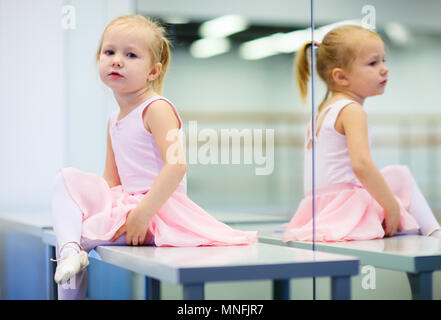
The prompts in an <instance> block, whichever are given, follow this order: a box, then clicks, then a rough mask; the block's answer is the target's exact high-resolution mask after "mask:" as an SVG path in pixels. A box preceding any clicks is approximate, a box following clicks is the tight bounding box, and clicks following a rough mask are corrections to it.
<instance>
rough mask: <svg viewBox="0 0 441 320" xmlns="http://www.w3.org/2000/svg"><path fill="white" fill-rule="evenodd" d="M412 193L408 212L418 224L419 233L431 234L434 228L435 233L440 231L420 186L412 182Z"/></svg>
mask: <svg viewBox="0 0 441 320" xmlns="http://www.w3.org/2000/svg"><path fill="white" fill-rule="evenodd" d="M413 186H414V188H413V195H412V200H411V202H410V207H409V213H410V214H411V215H412V216H413V217H414V218H415V220H416V222H417V223H418V224H419V226H420V233H421V234H422V235H424V236H426V235H429V234H432V233H433V232H434V231H435V230H437V229H438V231H436V233H441V232H440V231H439V229H440V225H439V223H438V221H437V220H436V218H435V216H434V214H433V212H432V209H430V207H429V204H428V203H427V201H426V199H425V198H424V196H423V194H422V193H421V190H420V188H418V185H417V184H416V183H415V180H414V182H413Z"/></svg>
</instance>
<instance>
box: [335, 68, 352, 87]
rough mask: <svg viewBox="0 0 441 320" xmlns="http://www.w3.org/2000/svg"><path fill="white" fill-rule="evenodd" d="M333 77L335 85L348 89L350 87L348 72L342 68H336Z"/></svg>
mask: <svg viewBox="0 0 441 320" xmlns="http://www.w3.org/2000/svg"><path fill="white" fill-rule="evenodd" d="M331 76H332V80H333V81H334V83H335V84H337V85H339V86H341V87H347V86H348V85H349V81H348V78H347V76H346V72H345V71H344V70H343V69H342V68H334V69H333V70H332V73H331Z"/></svg>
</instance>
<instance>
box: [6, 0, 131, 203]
mask: <svg viewBox="0 0 441 320" xmlns="http://www.w3.org/2000/svg"><path fill="white" fill-rule="evenodd" d="M66 5H71V6H73V7H74V8H75V17H76V19H75V22H76V25H75V28H74V29H66V28H64V27H63V25H62V20H63V18H64V17H65V16H66V15H65V14H63V12H62V8H63V6H66ZM134 8H135V6H134V1H132V0H127V1H121V0H111V1H106V0H95V1H86V0H78V1H62V0H38V1H34V0H17V1H10V0H0V70H1V71H0V72H1V76H0V110H1V114H2V115H3V116H2V117H0V130H1V131H0V146H1V155H2V156H1V158H0V177H1V179H0V209H1V210H27V209H29V210H40V209H48V208H49V207H50V199H51V193H52V183H53V178H54V176H55V174H56V172H57V170H58V168H60V167H64V166H74V167H78V168H80V169H83V170H89V171H91V172H96V173H100V172H101V171H102V168H103V162H104V150H105V130H106V119H107V116H108V114H109V113H110V111H111V110H112V109H113V108H115V105H112V100H111V99H110V95H109V93H108V92H106V91H105V90H104V89H103V88H102V87H101V86H100V84H99V81H98V77H97V76H96V69H95V62H94V53H95V50H96V49H97V46H98V41H99V37H100V35H101V32H102V31H103V29H104V26H105V25H106V24H107V23H108V22H109V21H110V20H111V19H113V18H114V17H116V16H117V15H119V14H125V13H132V12H133V11H134Z"/></svg>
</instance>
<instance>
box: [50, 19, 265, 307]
mask: <svg viewBox="0 0 441 320" xmlns="http://www.w3.org/2000/svg"><path fill="white" fill-rule="evenodd" d="M169 59H170V52H169V45H168V40H167V39H166V38H165V37H164V29H163V28H162V27H161V26H160V25H159V24H158V23H157V22H155V21H152V20H151V19H147V18H145V17H143V16H139V15H125V16H121V17H118V18H116V19H115V20H113V21H112V22H110V24H109V25H108V26H107V27H106V29H105V30H104V33H103V35H102V38H101V43H100V45H99V48H98V52H97V61H98V62H99V74H100V78H101V80H102V81H103V83H104V84H105V85H107V86H108V87H110V88H111V89H112V90H113V93H114V96H115V99H116V101H117V102H118V105H119V110H116V111H115V112H114V113H113V114H112V115H111V116H110V119H109V121H108V129H107V152H106V162H105V169H104V174H103V176H102V177H100V176H98V175H95V174H91V173H86V172H82V171H80V170H78V169H74V168H63V169H61V170H60V172H59V173H58V175H57V177H56V181H55V186H54V195H53V202H52V211H53V222H54V231H55V233H56V237H57V261H58V265H57V269H56V272H55V277H54V278H55V281H56V282H57V283H58V284H59V286H58V291H59V297H60V298H61V299H81V298H84V297H85V293H86V291H85V290H86V287H87V277H86V270H85V268H86V266H87V265H88V263H89V262H88V256H87V252H88V251H90V250H91V249H93V248H95V247H96V246H97V245H134V246H138V245H146V244H151V245H156V246H177V247H179V246H213V245H216V246H226V245H247V244H251V243H253V242H255V241H256V240H257V233H256V232H244V231H239V230H234V229H232V228H230V227H229V226H227V225H225V224H223V223H221V222H219V221H217V220H216V219H214V218H213V217H212V216H210V215H209V214H208V213H207V212H205V211H204V210H203V209H201V208H200V207H198V206H197V205H196V204H195V203H193V202H192V201H191V200H190V199H189V198H188V197H187V195H186V176H185V172H186V164H185V155H184V151H183V146H182V141H181V139H182V121H181V118H180V117H179V114H178V111H177V110H176V108H175V107H174V105H173V104H172V103H171V102H170V101H169V100H167V99H166V98H164V97H161V96H160V95H159V94H160V93H161V89H162V84H163V79H164V75H165V72H166V70H167V66H168V64H169ZM74 276H75V279H71V278H72V277H74ZM69 279H71V280H72V281H69V283H68V285H67V284H66V282H67V281H68V280H69Z"/></svg>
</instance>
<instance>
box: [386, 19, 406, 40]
mask: <svg viewBox="0 0 441 320" xmlns="http://www.w3.org/2000/svg"><path fill="white" fill-rule="evenodd" d="M384 31H385V32H386V34H387V36H388V37H389V38H390V40H391V41H392V42H393V43H394V44H397V45H406V44H408V43H409V40H410V34H409V30H408V29H407V28H406V27H405V26H403V25H402V24H400V23H397V22H389V23H387V24H386V25H385V26H384Z"/></svg>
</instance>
